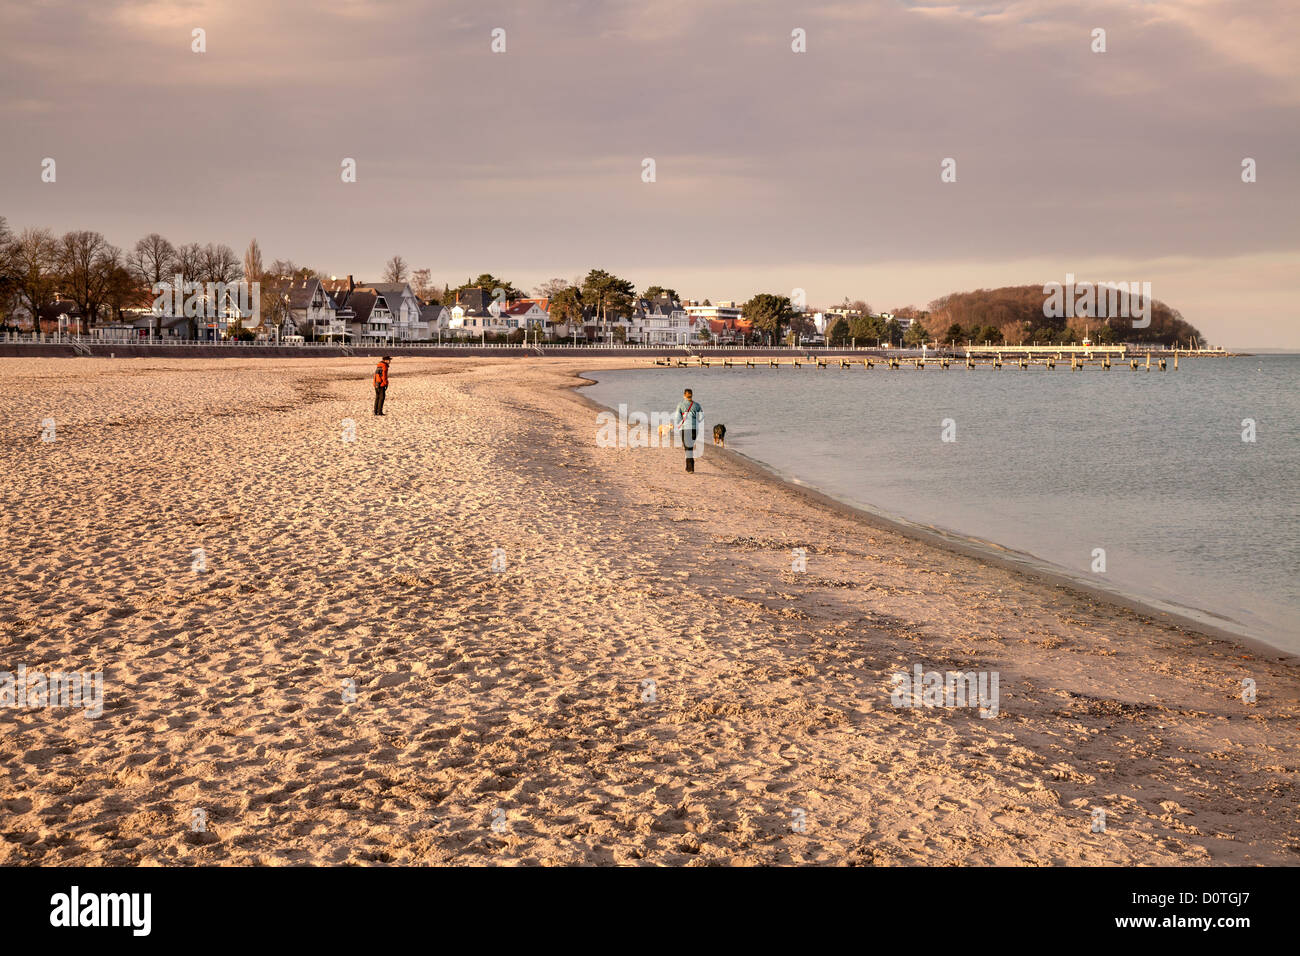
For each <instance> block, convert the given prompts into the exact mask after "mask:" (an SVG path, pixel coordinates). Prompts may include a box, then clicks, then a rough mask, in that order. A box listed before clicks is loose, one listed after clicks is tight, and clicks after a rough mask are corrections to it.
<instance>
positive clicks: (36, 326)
mask: <svg viewBox="0 0 1300 956" xmlns="http://www.w3.org/2000/svg"><path fill="white" fill-rule="evenodd" d="M58 253H59V244H58V240H56V239H55V238H54V233H52V232H50V230H48V229H24V230H23V231H22V233H21V234H20V235H19V236H18V238H17V239H15V240H13V241H12V242H11V243H10V244H9V259H10V269H11V270H12V272H13V281H14V288H15V289H16V290H17V292H18V299H19V301H20V302H22V304H23V305H25V306H26V307H27V309H28V311H29V312H31V314H32V331H34V332H39V331H40V330H41V307H42V306H43V305H45V304H46V303H47V302H49V301H50V299H51V297H53V295H54V292H55V289H57V288H58V280H57V276H56V273H55V269H56V267H57V265H58Z"/></svg>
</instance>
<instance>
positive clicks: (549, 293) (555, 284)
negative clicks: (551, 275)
mask: <svg viewBox="0 0 1300 956" xmlns="http://www.w3.org/2000/svg"><path fill="white" fill-rule="evenodd" d="M567 288H569V281H568V280H567V279H547V280H546V281H545V282H543V283H542V284H541V285H539V286H538V287H537V288H535V289H534V290H533V295H535V296H537V297H538V298H540V299H549V298H552V297H554V296H557V295H559V294H560V293H561V292H563V291H564V290H565V289H567Z"/></svg>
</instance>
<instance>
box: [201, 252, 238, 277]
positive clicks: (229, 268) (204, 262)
mask: <svg viewBox="0 0 1300 956" xmlns="http://www.w3.org/2000/svg"><path fill="white" fill-rule="evenodd" d="M243 275H244V270H243V268H242V267H241V266H240V264H239V257H238V256H237V255H235V250H234V249H231V248H230V247H229V246H228V245H226V244H225V243H217V242H209V243H208V244H207V245H206V246H204V247H203V253H202V255H201V256H200V257H199V278H200V279H201V280H202V281H203V282H234V281H236V280H238V279H241V278H243Z"/></svg>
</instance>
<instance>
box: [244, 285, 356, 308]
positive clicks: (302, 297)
mask: <svg viewBox="0 0 1300 956" xmlns="http://www.w3.org/2000/svg"><path fill="white" fill-rule="evenodd" d="M318 286H319V287H322V288H323V289H324V291H325V298H326V299H327V300H329V301H328V302H327V304H326V307H327V308H337V307H338V303H337V302H335V300H334V298H333V297H332V296H331V295H330V293H329V289H328V288H327V287H326V285H325V283H322V282H321V281H320V280H319V279H316V278H311V279H279V278H272V279H263V280H262V286H261V290H262V294H263V295H266V294H268V293H270V294H272V295H283V294H285V293H286V292H287V293H288V294H289V308H291V309H306V308H307V307H308V306H309V305H311V300H312V299H313V298H314V297H315V296H316V289H317V287H318Z"/></svg>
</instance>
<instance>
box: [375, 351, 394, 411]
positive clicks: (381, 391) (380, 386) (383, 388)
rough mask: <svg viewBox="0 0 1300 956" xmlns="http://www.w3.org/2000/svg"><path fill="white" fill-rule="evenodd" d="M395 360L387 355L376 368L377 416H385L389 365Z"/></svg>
mask: <svg viewBox="0 0 1300 956" xmlns="http://www.w3.org/2000/svg"><path fill="white" fill-rule="evenodd" d="M392 360H393V359H392V357H391V356H388V355H385V356H384V357H383V358H381V359H380V360H379V364H378V365H376V366H375V414H376V415H382V414H384V395H385V394H386V393H387V392H388V363H389V362H391V361H392Z"/></svg>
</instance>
